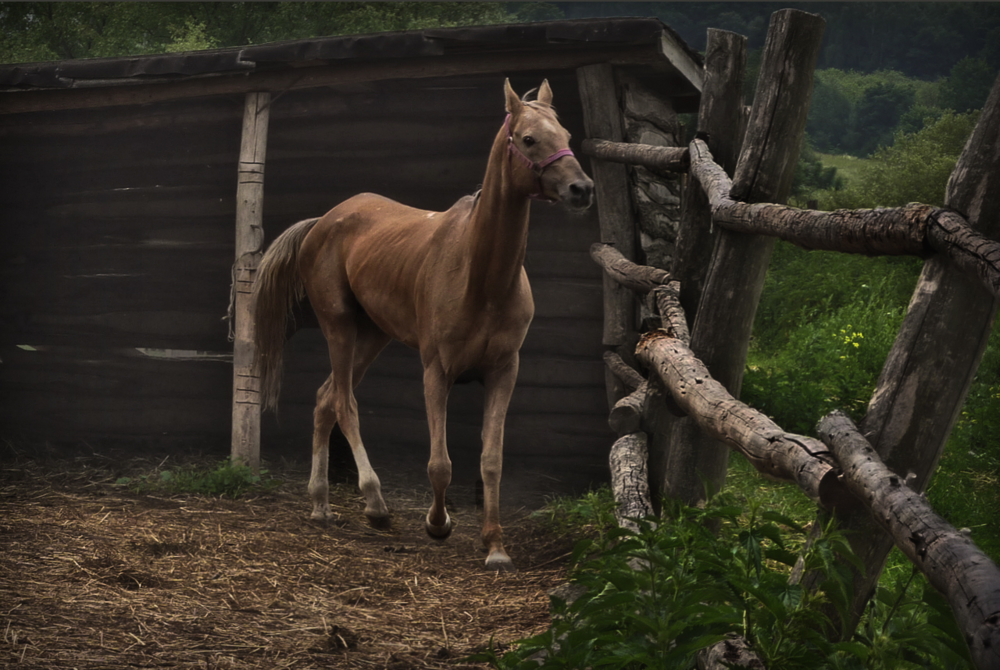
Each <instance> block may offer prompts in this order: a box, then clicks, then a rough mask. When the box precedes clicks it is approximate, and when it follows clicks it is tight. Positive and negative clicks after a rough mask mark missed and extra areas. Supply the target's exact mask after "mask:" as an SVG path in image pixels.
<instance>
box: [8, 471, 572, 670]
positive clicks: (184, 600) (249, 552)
mask: <svg viewBox="0 0 1000 670" xmlns="http://www.w3.org/2000/svg"><path fill="white" fill-rule="evenodd" d="M130 465H131V467H132V468H133V470H135V469H136V468H139V469H142V468H145V469H146V472H149V468H154V469H155V467H156V466H157V463H156V462H152V463H150V462H149V461H146V462H143V463H138V464H137V463H132V464H130ZM124 467H128V466H123V465H122V464H121V463H117V464H114V463H108V462H107V461H105V462H104V463H99V464H98V465H97V466H96V467H95V464H94V461H93V459H86V460H85V459H79V458H78V459H73V460H60V461H52V460H38V459H34V458H32V459H29V458H23V457H19V458H14V459H10V458H8V459H7V460H5V461H3V462H0V470H2V471H0V614H2V619H0V630H2V638H0V666H2V667H23V668H124V667H139V668H146V667H150V668H154V667H156V668H159V667H163V668H269V669H270V668H327V667H329V668H456V667H480V666H475V665H470V664H468V663H465V662H463V661H462V659H463V658H464V657H466V656H468V655H469V654H471V653H474V652H475V651H478V650H480V649H482V648H483V647H485V646H486V645H487V644H488V643H489V641H490V639H491V638H493V639H494V640H495V641H496V642H497V643H507V642H510V641H511V640H514V639H517V638H520V637H524V636H527V635H530V634H533V633H536V632H538V631H540V630H542V629H544V628H545V627H546V625H547V623H548V602H549V600H548V597H547V595H546V594H547V592H548V591H549V590H550V589H552V588H553V587H555V586H557V585H558V584H560V583H561V582H562V581H563V577H564V574H565V557H566V552H567V551H568V544H569V542H571V541H570V540H567V539H565V538H553V537H551V536H550V535H549V534H548V533H546V532H545V531H544V530H543V529H542V528H541V527H540V526H539V525H538V523H537V522H535V521H533V520H532V519H530V518H527V517H526V516H525V515H523V514H522V515H521V516H520V517H519V518H517V519H507V520H506V524H507V526H506V528H507V534H508V537H509V542H508V545H509V548H510V549H511V553H512V555H513V556H514V557H515V560H516V562H517V564H518V565H519V567H520V568H521V570H520V572H518V573H517V574H516V575H513V576H505V575H501V576H497V575H494V574H492V573H489V572H486V571H485V570H484V569H483V567H482V560H483V556H484V554H482V553H481V552H480V550H479V541H478V525H479V520H478V515H477V513H476V510H475V509H474V508H467V509H461V508H460V509H455V510H453V511H452V516H453V518H455V520H456V521H457V523H458V526H457V528H456V530H455V533H454V534H453V536H452V537H451V538H450V539H449V540H447V541H446V542H444V543H438V542H435V541H433V540H431V539H429V538H427V537H426V536H425V535H424V534H423V530H422V518H423V515H424V513H425V510H426V504H427V502H428V500H427V496H426V493H425V492H420V493H416V492H411V493H410V494H408V495H406V494H405V492H401V491H398V490H397V491H393V490H391V489H389V488H388V487H387V489H386V492H387V498H388V500H389V504H390V506H391V507H393V511H394V522H393V526H392V528H391V529H389V530H386V531H379V530H374V529H372V528H370V527H369V526H368V525H367V524H366V523H365V521H364V516H363V514H362V507H363V503H362V502H361V500H360V498H359V496H358V495H357V494H356V492H355V491H354V490H353V487H349V486H338V487H334V489H333V490H332V491H331V503H332V505H333V506H334V509H335V510H336V511H337V512H339V514H340V518H339V520H338V521H335V522H332V523H329V524H320V523H317V522H313V521H310V520H309V519H308V518H307V516H308V512H309V509H310V508H309V503H308V501H307V498H306V495H305V487H306V476H305V473H304V472H282V473H281V476H282V478H283V479H284V482H285V483H283V484H282V485H281V486H280V487H279V488H278V489H276V490H274V491H272V492H270V493H267V494H263V495H256V496H253V495H251V496H249V497H247V498H244V499H241V500H236V501H233V500H224V499H213V498H209V497H199V496H192V495H170V494H164V493H153V494H137V493H133V492H130V491H129V490H128V489H126V488H123V487H121V486H115V481H116V479H117V478H118V477H119V476H121V474H122V472H123V468H124Z"/></svg>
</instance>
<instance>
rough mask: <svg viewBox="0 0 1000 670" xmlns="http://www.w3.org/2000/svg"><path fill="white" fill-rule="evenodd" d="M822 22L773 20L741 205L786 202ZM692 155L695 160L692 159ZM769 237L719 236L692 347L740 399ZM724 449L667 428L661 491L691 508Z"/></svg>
mask: <svg viewBox="0 0 1000 670" xmlns="http://www.w3.org/2000/svg"><path fill="white" fill-rule="evenodd" d="M824 25H825V22H824V21H823V19H822V18H821V17H819V16H817V15H815V14H807V13H806V12H801V11H798V10H793V9H783V10H780V11H777V12H775V13H774V14H773V15H772V16H771V25H770V27H769V29H768V36H767V42H766V43H765V45H764V55H763V60H762V62H761V69H760V78H759V79H758V82H757V92H756V96H755V98H754V104H753V110H752V112H751V116H750V122H749V126H748V127H747V132H746V137H745V138H744V142H743V150H742V152H741V154H740V159H739V163H738V164H737V166H736V171H735V174H734V177H733V187H732V189H731V192H730V197H731V198H733V199H736V200H743V201H746V202H778V203H780V202H784V200H785V198H787V197H788V194H789V193H790V191H791V184H792V176H793V173H794V169H795V164H796V162H797V160H798V153H799V146H800V144H801V141H802V135H803V132H804V130H805V123H806V115H807V113H808V111H809V100H810V96H811V95H812V79H813V68H814V67H815V64H816V58H817V57H818V55H819V48H820V43H821V41H822V35H823V27H824ZM693 158H694V157H693V156H692V159H693ZM774 242H775V241H774V239H773V238H769V237H765V236H759V235H743V234H739V233H733V232H729V231H720V234H719V239H718V243H717V244H716V246H715V254H714V256H713V258H712V264H711V267H710V269H709V271H708V278H707V280H706V283H705V290H704V293H703V295H702V298H701V303H700V305H699V307H698V315H697V316H696V317H695V319H694V323H693V324H692V328H691V348H692V349H693V350H694V352H695V354H696V355H697V356H698V357H699V358H700V359H701V360H703V361H704V362H705V365H706V366H707V367H708V369H709V370H711V371H712V375H713V376H714V377H715V378H716V379H717V380H719V382H721V384H722V385H723V386H724V387H725V388H726V389H728V390H729V392H730V393H731V394H732V395H733V396H737V397H738V396H739V392H740V386H741V385H742V382H743V371H744V369H745V367H746V355H747V349H748V348H749V344H750V332H751V330H752V327H753V320H754V315H755V314H756V311H757V304H758V302H759V301H760V294H761V291H762V290H763V287H764V276H765V274H766V272H767V266H768V263H769V262H770V258H771V251H772V250H773V248H774ZM728 459H729V451H728V449H726V448H725V447H724V446H723V445H720V444H716V443H713V442H712V440H710V439H707V438H705V437H703V436H702V435H701V434H700V433H699V432H698V431H697V430H696V429H695V428H694V427H693V426H692V424H691V421H690V418H689V419H682V420H681V421H678V422H676V425H675V426H674V427H673V429H672V434H671V440H670V447H669V453H668V455H667V463H666V468H665V474H666V478H667V481H666V482H665V486H664V492H665V493H667V494H668V495H670V496H672V497H674V498H676V499H679V500H682V501H684V502H687V503H688V504H694V503H697V502H698V501H700V500H702V499H703V496H704V493H705V491H704V486H703V484H702V482H703V481H704V482H706V483H707V484H708V486H709V488H711V489H712V490H719V489H721V488H722V485H723V483H724V482H725V477H726V470H727V468H728Z"/></svg>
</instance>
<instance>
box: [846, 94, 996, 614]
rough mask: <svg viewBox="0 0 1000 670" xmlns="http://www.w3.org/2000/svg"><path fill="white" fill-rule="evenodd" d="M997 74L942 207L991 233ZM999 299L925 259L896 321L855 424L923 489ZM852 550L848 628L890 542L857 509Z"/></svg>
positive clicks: (940, 261) (851, 520) (951, 268)
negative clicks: (854, 570)
mask: <svg viewBox="0 0 1000 670" xmlns="http://www.w3.org/2000/svg"><path fill="white" fill-rule="evenodd" d="M998 174H1000V78H998V79H997V81H996V82H995V83H994V85H993V90H992V92H991V93H990V96H989V98H988V99H987V101H986V105H985V107H984V108H983V112H982V115H981V116H980V118H979V123H978V124H977V125H976V128H975V130H974V131H973V133H972V136H971V137H970V138H969V141H968V143H967V144H966V146H965V150H964V151H963V153H962V155H961V157H960V158H959V160H958V163H957V164H956V166H955V169H954V171H953V172H952V176H951V179H950V180H949V182H948V189H947V192H946V194H945V205H946V206H948V207H951V208H953V209H954V210H956V211H957V212H959V213H960V214H961V215H963V216H964V217H965V218H966V220H967V221H968V222H969V224H970V225H971V226H973V227H974V228H975V229H976V230H977V231H978V232H979V233H981V234H983V235H985V236H987V237H990V238H998V237H1000V180H998V179H997V178H996V175H998ZM998 303H1000V301H998V300H997V299H996V298H995V297H993V296H991V295H990V294H989V293H987V292H986V291H985V290H984V289H983V287H982V286H981V285H980V283H979V282H978V281H977V280H976V279H974V278H972V277H969V276H967V275H966V274H965V272H963V271H962V270H961V269H960V268H958V267H956V266H955V265H954V264H952V263H950V262H949V261H948V260H947V259H945V258H943V257H942V256H940V255H936V256H933V257H931V258H930V259H929V260H927V261H926V262H925V263H924V267H923V270H922V272H921V274H920V278H919V279H918V280H917V286H916V288H915V289H914V292H913V298H912V299H911V301H910V305H909V308H908V310H907V313H906V316H905V317H904V319H903V324H902V326H901V327H900V330H899V334H898V335H897V336H896V341H895V343H894V344H893V346H892V349H891V350H890V351H889V355H888V356H887V358H886V362H885V365H884V366H883V368H882V372H881V374H880V375H879V380H878V383H877V386H876V388H875V393H874V394H873V395H872V399H871V402H870V403H869V405H868V413H867V415H866V416H865V417H864V419H863V420H862V421H861V424H860V428H861V432H862V434H863V435H864V436H865V438H867V439H868V441H869V442H870V443H871V444H872V446H873V447H874V448H875V451H876V452H877V453H878V455H879V456H880V457H881V458H882V460H883V461H884V462H885V464H886V465H887V466H888V467H889V468H890V469H892V470H894V471H896V472H907V473H909V472H912V473H914V475H915V479H914V483H913V487H914V489H915V490H916V491H917V492H920V491H923V490H924V489H925V488H926V486H927V484H928V482H929V480H930V476H931V474H932V473H933V472H934V470H935V468H936V467H937V463H938V460H939V459H940V457H941V453H942V451H943V449H944V445H945V442H946V441H947V439H948V435H949V434H950V433H951V429H952V427H953V426H954V425H955V421H956V420H957V419H958V416H959V413H960V411H961V408H962V405H963V403H964V402H965V397H966V395H967V394H968V390H969V385H970V384H971V382H972V379H973V377H974V376H975V373H976V369H977V368H978V367H979V361H980V359H981V358H982V354H983V351H984V350H985V347H986V343H987V340H988V338H989V335H990V332H991V328H992V324H993V320H994V317H995V315H996V311H997V307H998ZM840 516H841V518H840V525H841V527H843V528H845V529H846V530H847V531H848V532H849V534H848V538H849V539H850V542H851V547H852V548H853V549H854V553H855V554H857V556H858V557H859V558H861V560H862V561H864V563H865V575H864V576H858V575H856V576H855V580H854V602H853V604H852V610H851V616H852V618H851V620H850V621H849V622H847V630H848V631H849V632H850V631H853V630H854V627H855V626H856V625H857V622H858V620H859V619H860V616H861V614H862V613H863V612H864V608H865V605H866V604H867V602H868V600H869V598H870V597H871V594H872V593H873V592H874V589H875V585H876V583H877V582H878V578H879V575H880V574H881V572H882V569H883V567H884V565H885V561H886V558H887V556H888V554H889V551H890V549H891V548H892V540H891V539H890V538H889V537H888V536H887V535H886V534H885V533H884V532H883V531H882V530H881V529H880V528H879V527H878V526H877V525H876V524H875V523H874V522H873V521H872V520H871V519H870V517H869V516H868V515H866V514H862V513H852V514H846V515H840Z"/></svg>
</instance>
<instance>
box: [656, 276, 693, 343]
mask: <svg viewBox="0 0 1000 670" xmlns="http://www.w3.org/2000/svg"><path fill="white" fill-rule="evenodd" d="M652 297H653V299H654V300H655V302H656V311H657V313H658V314H659V315H660V318H661V319H662V320H663V327H664V328H665V329H666V330H667V331H669V332H670V334H671V335H673V336H674V337H676V338H677V339H679V340H680V341H681V342H683V343H684V344H687V345H690V344H691V334H690V333H689V332H688V322H687V317H686V316H685V314H684V309H683V308H682V307H681V284H680V282H676V281H672V282H670V283H669V284H667V285H665V286H658V287H657V288H655V289H653V293H652Z"/></svg>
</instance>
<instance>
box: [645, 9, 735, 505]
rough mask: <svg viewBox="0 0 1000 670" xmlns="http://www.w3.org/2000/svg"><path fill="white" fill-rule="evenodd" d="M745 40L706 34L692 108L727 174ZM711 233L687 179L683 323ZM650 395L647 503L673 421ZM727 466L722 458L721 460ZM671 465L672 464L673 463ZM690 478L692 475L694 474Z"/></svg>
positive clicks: (681, 255)
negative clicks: (701, 80) (695, 103)
mask: <svg viewBox="0 0 1000 670" xmlns="http://www.w3.org/2000/svg"><path fill="white" fill-rule="evenodd" d="M746 48H747V38H746V37H743V36H742V35H737V34H736V33H731V32H727V31H724V30H715V29H709V31H708V44H707V47H706V52H705V80H704V86H703V88H702V92H701V103H700V105H699V108H698V132H699V133H701V134H704V136H706V137H707V141H708V142H709V143H710V146H712V147H714V148H715V149H716V150H717V151H719V152H721V153H720V155H719V156H718V158H717V159H716V160H718V161H719V163H720V165H722V166H723V167H724V168H725V169H726V171H727V172H728V173H729V174H733V171H734V170H735V169H736V159H737V158H738V157H739V153H740V146H741V145H742V143H743V128H744V127H745V126H744V124H743V123H742V120H743V73H744V69H745V65H746ZM717 236H718V234H717V229H716V228H714V227H713V226H712V212H711V209H710V208H709V205H708V197H707V196H706V195H705V192H704V191H703V190H702V187H701V185H700V184H698V182H697V180H695V179H692V178H691V176H690V175H689V176H688V178H687V183H686V184H685V187H684V197H683V199H682V202H681V222H680V230H679V231H678V234H677V247H676V252H675V253H674V260H673V264H672V265H671V268H670V274H671V277H672V278H673V279H675V280H677V281H679V282H680V302H681V305H682V306H683V307H684V311H685V313H686V316H687V322H688V323H692V324H693V323H694V320H695V318H696V317H697V314H698V305H699V303H700V301H701V294H702V291H703V289H704V286H705V279H706V276H707V275H708V268H709V267H710V265H711V260H712V251H713V250H714V248H715V240H716V237H717ZM668 397H669V394H667V395H666V396H664V395H663V394H662V393H659V392H655V393H651V394H650V396H649V400H650V401H649V403H648V405H647V414H648V415H649V417H650V418H649V422H650V424H651V425H652V426H653V432H652V434H651V435H650V436H649V474H650V489H651V492H652V497H653V502H654V504H656V505H657V506H659V502H660V499H661V498H662V497H663V496H664V495H665V494H667V492H668V491H669V490H670V489H671V488H672V486H671V483H670V482H669V481H668V479H669V476H668V474H667V468H668V464H667V461H668V460H669V453H670V449H671V447H670V445H671V442H672V439H673V438H672V434H673V429H674V428H673V427H674V424H675V423H676V417H675V416H674V415H673V413H672V412H670V411H669V410H668V408H667V407H666V398H668ZM725 458H726V461H725V463H726V464H728V462H729V461H728V456H726V457H725ZM674 460H675V463H676V461H677V459H676V458H675V459H674ZM695 479H697V476H696V475H695Z"/></svg>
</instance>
